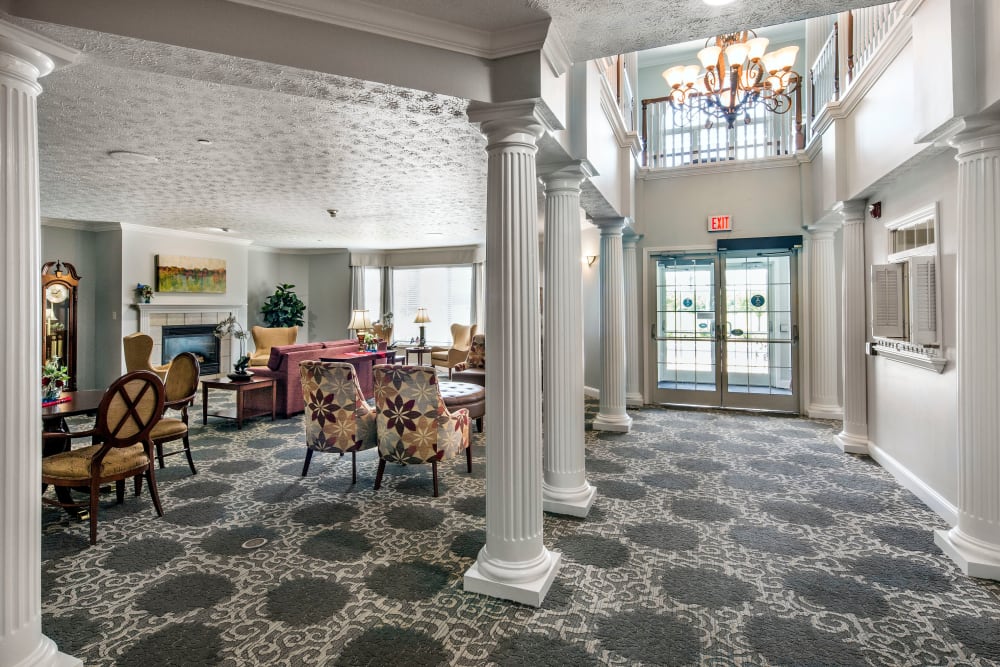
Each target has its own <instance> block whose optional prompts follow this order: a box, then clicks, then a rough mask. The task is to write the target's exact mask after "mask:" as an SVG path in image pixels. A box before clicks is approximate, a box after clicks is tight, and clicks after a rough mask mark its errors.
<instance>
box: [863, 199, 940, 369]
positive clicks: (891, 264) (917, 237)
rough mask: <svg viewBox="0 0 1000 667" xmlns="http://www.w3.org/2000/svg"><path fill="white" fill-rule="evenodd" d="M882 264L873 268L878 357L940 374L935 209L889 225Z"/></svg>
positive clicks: (929, 207) (875, 336) (906, 217)
mask: <svg viewBox="0 0 1000 667" xmlns="http://www.w3.org/2000/svg"><path fill="white" fill-rule="evenodd" d="M886 228H887V229H888V231H889V254H888V257H887V259H888V262H887V263H886V264H874V265H872V268H871V303H872V336H873V337H874V338H875V339H876V340H875V343H876V345H875V349H876V353H877V354H879V355H881V356H885V357H889V358H892V359H896V360H897V361H902V362H904V363H910V364H913V365H916V366H921V367H924V368H928V369H930V370H935V371H937V372H939V373H940V372H941V371H942V370H944V364H945V360H944V359H943V358H941V357H940V355H939V354H938V353H937V348H939V347H940V345H941V308H940V303H941V285H940V282H941V281H940V280H939V279H938V266H939V261H938V250H937V243H936V238H937V205H936V204H932V205H931V206H928V207H925V208H923V209H920V210H919V211H915V212H913V213H911V214H909V215H907V216H904V217H903V218H901V219H899V220H895V221H893V222H890V223H887V224H886Z"/></svg>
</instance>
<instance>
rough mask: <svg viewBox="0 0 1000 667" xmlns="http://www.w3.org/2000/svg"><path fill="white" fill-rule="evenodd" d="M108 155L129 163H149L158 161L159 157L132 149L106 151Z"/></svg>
mask: <svg viewBox="0 0 1000 667" xmlns="http://www.w3.org/2000/svg"><path fill="white" fill-rule="evenodd" d="M108 157H110V158H111V159H113V160H117V161H118V162H128V163H129V164H150V163H153V162H159V161H160V158H158V157H156V156H155V155H146V154H145V153H136V152H134V151H108Z"/></svg>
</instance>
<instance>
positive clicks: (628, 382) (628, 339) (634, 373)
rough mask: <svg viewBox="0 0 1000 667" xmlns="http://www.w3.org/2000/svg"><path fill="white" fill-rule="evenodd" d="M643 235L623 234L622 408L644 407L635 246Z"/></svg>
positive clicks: (629, 230)
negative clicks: (623, 383) (623, 323)
mask: <svg viewBox="0 0 1000 667" xmlns="http://www.w3.org/2000/svg"><path fill="white" fill-rule="evenodd" d="M641 240H642V234H636V233H635V232H634V231H632V230H631V229H626V230H625V232H624V234H623V235H622V267H623V270H624V274H625V405H627V406H628V407H630V408H641V407H642V404H643V399H642V388H641V383H640V378H641V377H642V368H641V367H640V366H639V363H640V362H641V361H642V358H641V355H640V354H639V350H641V349H642V345H641V343H640V342H639V284H638V279H637V278H636V276H637V275H638V264H637V261H636V245H638V243H639V241H641Z"/></svg>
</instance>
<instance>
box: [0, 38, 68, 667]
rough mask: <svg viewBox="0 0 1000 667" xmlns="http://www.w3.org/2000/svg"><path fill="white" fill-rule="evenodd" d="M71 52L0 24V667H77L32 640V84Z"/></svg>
mask: <svg viewBox="0 0 1000 667" xmlns="http://www.w3.org/2000/svg"><path fill="white" fill-rule="evenodd" d="M76 55H77V54H76V52H75V51H72V50H70V49H66V48H65V47H63V46H61V45H59V44H57V43H55V42H52V41H51V40H49V39H47V38H43V37H40V36H39V35H35V34H34V33H32V32H29V31H27V30H24V29H22V28H19V27H17V26H14V25H11V24H9V23H6V22H3V21H0V153H2V155H0V201H2V202H3V206H2V207H0V221H2V223H0V224H2V228H0V234H2V235H0V258H2V262H0V266H2V267H3V280H2V281H0V312H2V313H3V314H4V324H3V326H2V327H0V349H2V350H3V351H4V352H3V354H0V377H2V378H3V380H2V381H3V383H4V385H3V391H0V401H2V406H3V407H2V413H0V414H2V415H3V419H2V420H0V451H2V453H0V457H2V458H0V462H2V463H0V496H2V501H0V502H2V503H3V508H4V510H3V512H0V589H2V590H3V599H2V601H0V666H2V667H12V666H15V665H16V666H17V667H27V666H28V665H31V666H35V665H80V664H82V663H81V662H80V661H79V660H77V659H76V658H72V657H70V656H68V655H64V654H62V653H60V652H59V650H58V649H57V648H56V645H55V643H54V642H53V641H52V640H51V639H49V638H48V637H46V636H45V635H43V634H42V611H41V607H42V605H41V601H42V595H41V576H42V575H41V567H42V564H41V530H40V528H39V526H40V525H41V521H42V518H41V500H40V490H41V479H42V463H41V461H42V447H41V431H42V413H41V407H40V406H41V403H40V400H41V399H40V398H39V396H40V394H39V392H40V385H39V381H40V375H39V374H40V368H41V355H42V351H41V337H42V334H41V310H40V307H41V306H40V304H41V293H42V284H41V268H42V264H41V253H40V245H41V227H40V223H39V211H38V116H37V107H36V98H37V97H38V95H39V93H41V92H42V88H41V86H40V85H38V79H39V78H40V77H43V76H45V75H46V74H48V73H49V72H51V71H52V70H53V69H54V68H55V65H56V63H57V62H59V63H65V62H67V61H70V60H72V59H73V58H75V57H76Z"/></svg>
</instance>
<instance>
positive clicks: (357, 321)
mask: <svg viewBox="0 0 1000 667" xmlns="http://www.w3.org/2000/svg"><path fill="white" fill-rule="evenodd" d="M347 328H348V329H354V330H355V331H365V330H367V329H371V328H372V321H371V318H370V317H369V316H368V311H367V310H355V311H353V312H352V313H351V321H350V323H349V324H348V325H347Z"/></svg>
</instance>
